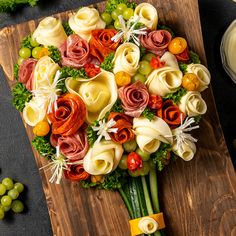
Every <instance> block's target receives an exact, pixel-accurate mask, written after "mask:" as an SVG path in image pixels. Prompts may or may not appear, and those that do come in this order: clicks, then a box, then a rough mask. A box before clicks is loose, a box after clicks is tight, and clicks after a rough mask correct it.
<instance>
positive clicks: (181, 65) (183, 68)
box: [179, 62, 188, 74]
mask: <svg viewBox="0 0 236 236" xmlns="http://www.w3.org/2000/svg"><path fill="white" fill-rule="evenodd" d="M187 66H188V65H187V64H185V63H183V62H179V69H180V70H181V71H182V72H183V73H184V74H185V73H187Z"/></svg>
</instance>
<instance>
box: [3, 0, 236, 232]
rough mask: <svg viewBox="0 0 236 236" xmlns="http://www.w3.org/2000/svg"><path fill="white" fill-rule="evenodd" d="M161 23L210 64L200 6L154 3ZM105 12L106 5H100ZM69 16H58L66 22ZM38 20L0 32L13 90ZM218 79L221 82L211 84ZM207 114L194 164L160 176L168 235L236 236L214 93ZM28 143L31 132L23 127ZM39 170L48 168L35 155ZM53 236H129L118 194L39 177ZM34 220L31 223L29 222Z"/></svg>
mask: <svg viewBox="0 0 236 236" xmlns="http://www.w3.org/2000/svg"><path fill="white" fill-rule="evenodd" d="M148 2H150V3H152V4H153V5H154V6H155V7H156V8H157V10H158V13H159V17H160V19H161V20H162V21H163V22H164V23H166V24H168V25H170V26H171V27H173V29H174V30H175V31H176V32H177V33H178V34H180V35H184V36H186V37H187V39H188V42H189V44H190V45H191V46H192V48H193V49H194V50H195V51H196V52H197V53H199V55H200V56H201V58H202V60H203V62H204V63H206V59H205V54H204V47H203V40H202V34H201V27H200V19H199V11H198V2H197V0H165V1H161V0H153V1H148ZM95 7H97V8H98V9H102V8H103V7H104V3H99V4H96V5H95ZM70 13H71V12H64V13H60V14H57V15H56V16H57V17H60V18H62V19H64V20H65V19H67V18H68V14H70ZM37 22H38V21H37V20H35V21H29V22H26V23H22V24H19V25H15V26H12V27H7V28H4V29H2V30H1V31H0V64H1V66H2V68H3V70H4V72H5V75H6V78H7V80H8V83H9V86H10V88H12V86H13V85H14V81H12V79H13V70H12V68H13V64H14V63H15V62H16V61H17V57H18V56H17V54H18V50H19V44H20V41H21V40H22V38H23V37H24V36H26V35H28V34H29V33H30V32H32V31H33V30H34V29H35V27H36V25H37ZM212 79H213V80H214V79H217V78H212ZM203 96H204V98H205V100H206V102H207V104H208V112H207V114H206V115H205V116H204V118H203V119H202V121H201V123H200V125H201V127H200V130H199V131H197V133H196V136H197V137H198V139H199V142H198V143H197V147H198V152H197V155H196V156H195V158H194V159H193V160H192V161H191V162H184V161H182V160H180V159H179V160H177V161H176V162H175V163H172V164H171V165H170V166H168V167H167V168H166V169H165V170H164V171H163V172H162V173H161V174H160V175H159V186H160V194H159V195H160V201H161V206H162V210H163V212H164V213H165V220H166V225H167V229H166V232H167V235H171V236H184V235H186V236H200V235H204V236H205V235H210V236H217V235H222V236H223V235H224V236H227V235H231V236H234V235H236V194H235V190H236V175H235V171H234V168H233V166H232V163H231V160H230V156H229V153H228V151H227V147H226V144H225V140H224V137H223V133H222V130H221V127H220V123H219V119H218V115H217V111H216V107H215V102H214V98H213V94H212V90H211V88H210V89H208V90H207V91H206V92H204V94H203ZM25 128H26V130H27V133H28V136H29V139H30V140H32V138H33V135H32V130H31V128H29V127H28V126H25ZM34 156H35V160H36V162H37V165H38V167H39V168H40V167H41V166H43V165H45V164H46V163H47V162H46V161H45V160H44V158H42V157H40V156H39V155H38V154H37V153H36V152H35V151H34ZM40 175H41V178H42V184H43V189H44V192H45V196H46V201H47V204H48V211H49V215H50V219H51V223H52V228H53V233H54V235H57V236H71V235H73V236H86V235H90V236H102V235H103V236H127V235H129V234H130V233H129V225H128V219H129V217H128V213H127V211H126V208H125V206H124V204H123V202H122V200H121V198H120V197H119V194H118V193H115V192H108V191H101V190H99V191H98V190H84V189H81V188H79V186H78V184H76V183H72V182H69V181H67V180H63V181H62V184H61V185H55V184H50V183H49V182H48V179H49V177H50V173H46V172H45V171H40ZM31 220H33V219H31Z"/></svg>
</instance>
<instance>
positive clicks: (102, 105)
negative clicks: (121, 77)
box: [66, 71, 118, 123]
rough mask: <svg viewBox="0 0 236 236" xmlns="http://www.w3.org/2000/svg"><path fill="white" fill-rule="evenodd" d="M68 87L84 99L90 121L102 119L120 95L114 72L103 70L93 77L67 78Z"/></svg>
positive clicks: (87, 119) (88, 120) (71, 91)
mask: <svg viewBox="0 0 236 236" xmlns="http://www.w3.org/2000/svg"><path fill="white" fill-rule="evenodd" d="M66 87H67V89H68V91H69V92H70V93H74V94H77V95H79V96H80V97H81V98H82V99H83V101H84V103H85V105H86V108H87V118H86V121H87V122H88V123H92V122H93V121H94V120H100V119H102V118H103V117H104V116H105V114H106V113H107V112H108V111H110V109H111V108H112V106H113V105H114V103H115V102H116V99H117V97H118V94H117V86H116V82H115V77H114V74H113V73H111V72H107V71H102V72H101V73H99V74H98V75H96V76H95V77H93V78H91V79H78V80H75V79H73V78H67V79H66Z"/></svg>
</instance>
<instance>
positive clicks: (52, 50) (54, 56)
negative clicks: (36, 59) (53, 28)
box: [48, 46, 61, 63]
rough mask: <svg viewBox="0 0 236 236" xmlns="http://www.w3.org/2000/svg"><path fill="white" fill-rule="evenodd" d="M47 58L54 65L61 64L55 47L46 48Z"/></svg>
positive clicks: (59, 55) (58, 52)
mask: <svg viewBox="0 0 236 236" xmlns="http://www.w3.org/2000/svg"><path fill="white" fill-rule="evenodd" d="M48 51H49V53H50V54H49V56H50V57H51V58H52V59H53V61H55V62H56V63H60V62H61V53H60V51H59V49H58V48H57V47H54V46H48Z"/></svg>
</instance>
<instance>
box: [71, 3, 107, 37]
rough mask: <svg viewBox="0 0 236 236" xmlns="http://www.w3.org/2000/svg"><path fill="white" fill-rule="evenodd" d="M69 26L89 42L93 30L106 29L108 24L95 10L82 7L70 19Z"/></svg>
mask: <svg viewBox="0 0 236 236" xmlns="http://www.w3.org/2000/svg"><path fill="white" fill-rule="evenodd" d="M69 26H70V28H71V29H72V30H73V31H74V32H75V33H76V34H78V35H79V36H80V37H82V38H83V39H85V40H87V41H89V40H90V38H91V32H92V30H95V29H104V28H105V26H106V23H105V22H104V21H103V20H102V19H101V18H100V15H99V12H98V11H97V10H96V9H95V8H90V7H82V8H80V9H79V10H78V11H77V13H75V14H74V15H72V16H71V17H70V18H69Z"/></svg>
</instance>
